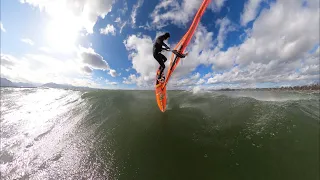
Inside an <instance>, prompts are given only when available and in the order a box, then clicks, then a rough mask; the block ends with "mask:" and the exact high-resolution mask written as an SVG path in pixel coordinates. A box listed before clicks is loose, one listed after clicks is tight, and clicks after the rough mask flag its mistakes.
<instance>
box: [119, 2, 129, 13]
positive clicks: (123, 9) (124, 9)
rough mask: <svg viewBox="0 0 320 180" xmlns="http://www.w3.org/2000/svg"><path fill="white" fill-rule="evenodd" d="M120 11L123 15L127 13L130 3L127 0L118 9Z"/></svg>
mask: <svg viewBox="0 0 320 180" xmlns="http://www.w3.org/2000/svg"><path fill="white" fill-rule="evenodd" d="M118 11H120V12H121V13H122V15H125V14H126V12H127V11H128V3H127V1H125V0H124V3H123V8H121V9H118Z"/></svg>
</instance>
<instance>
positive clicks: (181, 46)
mask: <svg viewBox="0 0 320 180" xmlns="http://www.w3.org/2000/svg"><path fill="white" fill-rule="evenodd" d="M210 2H211V0H204V1H203V2H202V4H201V6H200V8H199V9H198V12H197V13H196V15H195V17H194V19H193V21H192V24H191V26H190V27H189V29H188V31H187V33H186V34H185V35H184V36H183V37H182V39H181V40H180V41H179V43H178V44H177V45H176V46H175V48H174V50H175V51H177V52H179V53H180V54H183V53H184V51H185V49H186V48H187V46H188V45H189V43H190V40H191V38H192V37H193V34H194V32H195V30H196V29H197V27H198V24H199V22H200V19H201V17H202V15H203V14H204V12H205V10H206V8H207V7H208V5H209V4H210ZM180 59H181V57H180V56H178V55H176V53H172V56H171V60H170V66H169V69H168V72H167V76H166V80H165V82H164V83H163V84H162V88H165V86H166V85H167V84H168V81H169V79H170V77H171V76H172V73H173V72H174V70H175V69H176V68H177V65H178V64H179V62H180Z"/></svg>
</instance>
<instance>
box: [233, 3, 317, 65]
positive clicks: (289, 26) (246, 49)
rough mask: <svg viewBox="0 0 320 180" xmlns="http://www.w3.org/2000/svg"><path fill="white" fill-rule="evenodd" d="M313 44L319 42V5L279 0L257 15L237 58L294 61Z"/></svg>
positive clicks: (241, 61)
mask: <svg viewBox="0 0 320 180" xmlns="http://www.w3.org/2000/svg"><path fill="white" fill-rule="evenodd" d="M315 1H316V0H312V2H315ZM310 2H311V1H310ZM318 3H319V2H318ZM315 44H319V8H317V7H311V6H310V7H309V8H305V7H302V6H301V3H300V2H299V1H278V2H276V3H273V4H271V8H270V10H268V9H264V10H263V11H262V12H261V15H260V16H259V17H258V18H257V19H256V21H255V22H254V25H253V29H252V32H251V34H250V36H249V37H248V38H247V39H246V40H245V42H244V43H243V44H241V45H240V46H239V52H238V53H237V60H236V62H237V63H239V64H241V65H246V64H248V63H250V62H251V61H254V62H262V63H269V62H270V61H272V60H274V59H277V60H278V62H286V61H297V60H299V59H300V58H303V57H304V56H305V55H306V53H307V52H308V51H309V50H310V49H312V48H313V47H314V45H315Z"/></svg>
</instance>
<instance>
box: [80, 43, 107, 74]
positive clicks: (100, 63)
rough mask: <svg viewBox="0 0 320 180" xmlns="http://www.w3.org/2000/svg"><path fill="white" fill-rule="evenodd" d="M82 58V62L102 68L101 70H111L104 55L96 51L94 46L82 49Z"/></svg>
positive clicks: (94, 67) (95, 67)
mask: <svg viewBox="0 0 320 180" xmlns="http://www.w3.org/2000/svg"><path fill="white" fill-rule="evenodd" d="M80 58H81V60H82V62H83V63H84V64H86V65H88V66H89V67H91V68H93V69H100V70H109V69H110V67H109V64H108V63H107V61H106V60H104V59H103V57H102V56H101V55H100V54H98V53H96V52H95V51H94V50H93V49H92V48H88V49H85V48H82V50H81V51H80Z"/></svg>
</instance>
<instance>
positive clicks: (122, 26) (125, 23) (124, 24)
mask: <svg viewBox="0 0 320 180" xmlns="http://www.w3.org/2000/svg"><path fill="white" fill-rule="evenodd" d="M126 25H127V21H125V22H123V23H122V24H121V26H120V34H121V33H122V29H123V28H124V27H125V26H126Z"/></svg>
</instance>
